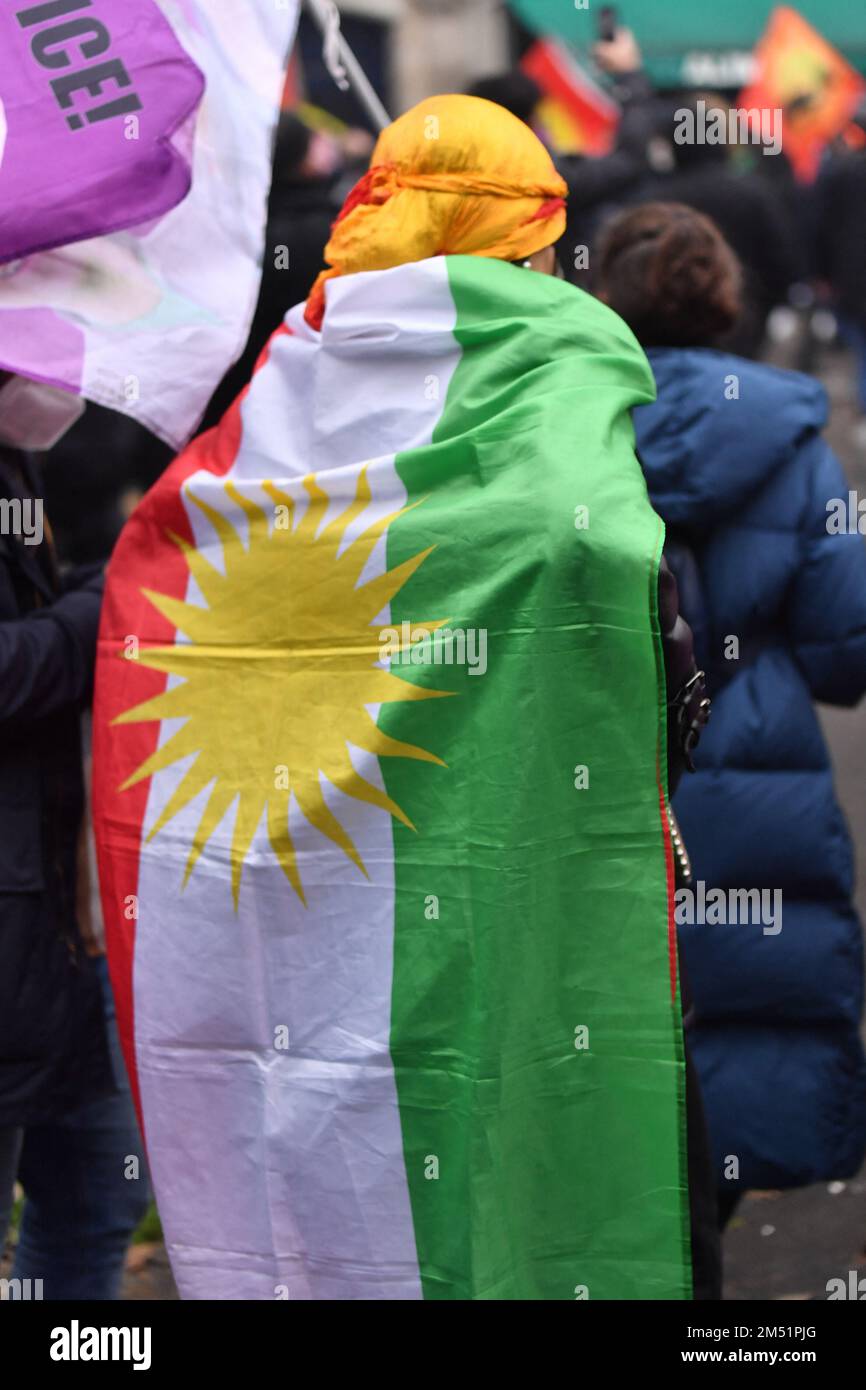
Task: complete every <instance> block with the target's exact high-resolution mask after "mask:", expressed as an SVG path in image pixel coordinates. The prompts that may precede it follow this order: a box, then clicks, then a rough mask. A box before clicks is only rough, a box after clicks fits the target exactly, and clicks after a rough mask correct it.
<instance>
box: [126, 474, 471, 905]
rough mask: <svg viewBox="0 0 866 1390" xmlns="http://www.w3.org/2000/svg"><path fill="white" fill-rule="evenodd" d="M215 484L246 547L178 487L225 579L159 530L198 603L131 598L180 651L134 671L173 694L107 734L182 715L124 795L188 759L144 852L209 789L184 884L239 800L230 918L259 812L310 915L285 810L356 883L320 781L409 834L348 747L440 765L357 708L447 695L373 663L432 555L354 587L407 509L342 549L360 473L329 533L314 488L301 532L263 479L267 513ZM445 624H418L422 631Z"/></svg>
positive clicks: (355, 855) (221, 519)
mask: <svg viewBox="0 0 866 1390" xmlns="http://www.w3.org/2000/svg"><path fill="white" fill-rule="evenodd" d="M223 486H224V489H225V495H226V496H227V497H228V498H229V499H230V500H231V501H232V502H233V503H235V504H236V505H237V506H238V507H240V508H241V509H242V510H243V512H244V513H245V514H246V518H247V522H248V543H247V544H246V545H244V544H243V541H242V539H241V536H240V534H239V533H238V531H237V530H236V529H235V527H234V526H233V525H232V523H231V522H230V521H229V519H228V517H227V516H225V515H224V514H223V513H222V512H221V511H218V510H217V509H216V508H214V507H212V506H210V505H209V504H208V503H206V502H204V501H203V500H202V499H201V498H200V497H196V496H195V495H194V494H193V493H192V492H191V491H190V490H189V488H187V489H186V496H187V497H188V498H189V500H190V501H191V502H192V503H193V504H194V505H195V506H196V507H197V508H198V509H199V511H201V512H202V513H203V514H204V516H205V517H207V519H208V521H209V522H210V523H211V525H212V526H213V528H214V530H215V531H216V533H217V535H218V537H219V539H220V542H221V545H222V552H223V559H224V572H221V571H220V570H219V569H217V568H216V567H215V566H214V565H212V564H211V562H210V561H209V560H208V559H207V558H206V556H205V555H204V554H202V552H201V551H200V550H198V549H196V547H195V546H192V545H190V544H189V543H188V542H187V541H185V540H184V539H183V538H182V537H180V536H177V535H175V534H174V533H173V532H171V531H170V532H168V533H167V534H168V535H169V537H170V539H171V540H172V541H173V543H174V544H175V545H176V546H178V547H179V548H180V550H181V551H182V552H183V555H184V557H185V560H186V563H187V567H188V569H189V573H190V574H191V575H192V577H193V578H194V579H195V581H196V583H197V585H198V588H199V591H200V593H201V595H202V598H203V599H204V601H205V604H206V605H207V606H206V607H201V606H200V605H198V604H195V603H189V602H185V601H183V600H179V599H176V598H172V597H170V596H169V595H168V594H163V593H157V592H154V591H152V590H149V589H145V590H143V593H144V595H145V597H146V598H147V599H148V601H149V602H150V603H151V604H152V605H153V607H154V608H156V609H157V610H158V612H160V613H161V614H162V615H163V616H164V617H165V618H167V619H168V621H169V622H170V623H172V625H173V626H174V627H175V628H177V629H178V630H179V631H180V632H181V633H183V634H184V636H185V637H186V638H187V639H188V640H187V641H186V642H178V643H177V644H175V645H172V646H158V647H148V648H142V649H140V650H139V653H138V655H137V658H136V659H137V661H138V662H139V663H140V664H141V665H142V666H147V667H150V668H151V669H152V670H155V671H163V672H165V673H166V674H168V675H170V676H174V677H181V678H182V679H183V684H177V685H173V686H171V687H170V688H169V689H167V690H165V691H164V692H163V693H162V694H161V695H157V696H156V697H155V698H154V699H151V700H146V701H145V702H144V703H143V704H139V705H137V706H135V708H133V709H130V710H127V711H125V712H124V713H123V714H121V715H120V716H119V717H118V718H117V719H116V720H115V723H118V724H137V723H143V722H146V721H152V720H164V719H178V718H185V720H186V722H185V723H184V724H183V726H182V727H181V728H180V729H179V730H178V731H177V732H176V733H174V734H173V735H172V737H171V738H169V739H168V740H167V741H166V742H165V743H164V744H163V745H162V747H160V748H158V749H157V751H156V752H155V753H154V754H153V755H152V756H151V757H149V758H147V759H146V760H145V762H143V763H142V764H141V766H140V767H139V768H138V769H137V771H136V772H135V773H134V774H133V775H132V776H131V777H130V778H129V779H128V780H127V781H126V782H125V783H124V785H123V787H122V788H121V790H122V791H125V790H126V789H127V787H132V786H135V784H136V783H137V782H141V781H142V780H143V779H144V778H146V777H150V776H152V775H153V774H154V773H156V772H159V771H161V770H162V769H164V768H167V767H170V766H171V765H172V764H174V763H177V762H178V761H180V760H181V759H185V758H188V757H190V756H191V755H194V758H193V762H192V763H191V765H190V766H189V768H188V769H187V770H186V772H185V773H184V774H183V776H182V777H181V780H180V782H179V783H178V785H177V787H176V788H175V789H174V791H173V792H172V794H171V796H170V797H169V799H168V802H167V803H166V805H165V807H164V808H163V810H162V811H161V813H160V815H159V817H158V819H157V821H156V823H155V824H154V826H153V828H152V829H151V831H150V833H149V835H148V837H147V838H148V840H152V839H153V837H154V836H155V835H158V834H159V832H160V831H161V830H162V829H163V828H164V827H165V826H166V825H168V823H169V822H170V821H171V820H173V819H174V817H175V816H177V815H178V814H179V813H180V812H181V811H182V810H183V809H184V808H185V807H187V806H188V805H189V804H190V802H192V801H193V800H194V799H195V798H196V797H198V796H199V795H200V794H202V793H203V792H204V791H205V789H206V788H208V787H209V788H210V792H209V795H208V797H207V801H206V803H205V806H204V810H203V811H202V814H201V819H200V820H199V822H198V826H197V829H196V830H195V832H194V834H193V836H192V843H191V845H190V849H189V855H188V858H187V861H186V871H185V875H184V887H185V886H186V884H187V882H188V881H189V877H190V875H191V873H192V871H193V869H194V868H195V865H196V863H197V862H198V860H199V858H200V856H201V854H202V851H203V850H204V847H205V845H206V844H207V843H208V841H209V839H210V838H211V836H212V835H213V834H214V831H215V830H216V828H217V826H218V825H219V824H220V822H221V821H222V819H223V817H224V816H225V815H226V813H227V812H228V810H229V808H230V807H231V806H232V804H233V803H234V802H235V801H236V802H237V812H236V816H235V822H234V829H233V832H232V838H231V851H230V853H231V883H232V896H233V899H234V904H235V909H237V906H238V901H239V895H240V885H241V874H242V871H243V866H244V861H245V859H246V857H247V855H248V853H249V850H250V846H251V845H252V841H253V837H254V835H255V833H256V830H257V828H258V826H259V824H260V823H261V821H262V817H263V816H265V815H266V817H267V830H268V838H269V841H270V845H271V848H272V849H273V852H274V854H275V855H276V858H277V860H278V861H279V863H280V865H281V867H282V870H283V872H284V874H285V875H286V878H287V879H288V880H289V883H290V884H291V885H292V887H293V888H294V890H295V892H296V893H297V894H298V896H299V898H300V899H301V901H302V902H303V903H304V904H305V905H306V897H305V894H304V889H303V885H302V883H301V878H300V874H299V871H298V864H297V856H296V851H295V846H294V843H293V841H292V836H291V834H290V831H289V805H290V801H291V798H292V797H293V796H294V798H295V801H296V802H297V805H298V807H299V809H300V811H301V812H302V814H303V815H304V817H305V818H306V820H307V821H308V822H309V823H310V825H312V826H314V827H315V829H316V830H318V831H320V832H321V834H322V835H324V836H326V837H327V838H328V839H329V840H331V841H332V842H333V843H334V844H335V845H337V846H338V847H339V848H340V849H341V850H342V851H343V853H344V854H345V855H346V856H347V857H348V858H349V859H350V860H351V861H352V862H353V863H354V864H356V865H357V867H358V869H359V870H360V871H361V872H362V873H363V874H364V875H365V876H366V873H367V871H366V868H365V866H364V863H363V861H362V859H361V856H360V854H359V852H358V850H357V848H356V846H355V845H354V843H353V841H352V840H351V838H350V836H349V834H348V832H347V831H346V829H345V827H344V826H343V825H342V824H341V822H340V821H339V820H338V818H337V816H336V815H334V813H333V812H332V811H331V810H330V809H329V807H328V805H327V804H326V802H325V798H324V795H323V792H322V783H321V778H322V777H325V778H326V779H327V780H328V781H329V782H330V783H331V784H332V785H333V786H334V787H336V788H337V789H338V790H339V791H340V792H343V793H345V795H346V796H350V797H354V798H355V799H356V800H358V801H362V802H366V803H367V804H369V805H370V806H374V807H378V808H379V809H381V810H382V811H386V812H388V813H389V814H390V815H392V816H394V817H395V818H396V819H397V820H399V821H401V822H402V823H403V824H404V825H406V826H408V827H409V828H410V829H414V827H413V825H412V822H411V821H410V820H409V818H408V816H407V815H406V814H405V812H404V811H403V810H401V808H400V807H399V806H398V805H397V804H396V803H395V802H394V801H393V800H392V799H391V798H390V797H389V796H388V795H387V794H386V793H385V792H384V791H383V790H382V789H381V788H380V787H377V786H374V785H372V784H371V783H370V782H368V781H367V780H366V779H365V778H363V777H361V776H360V774H359V773H358V772H357V771H356V769H355V767H354V766H353V764H352V760H351V757H350V753H349V744H351V745H353V746H354V747H356V748H358V749H361V750H363V751H365V752H368V753H372V754H374V755H375V756H377V757H388V758H415V759H419V760H421V761H423V762H429V763H438V764H439V765H440V766H444V765H445V764H444V763H443V762H442V759H441V758H437V757H436V756H435V754H433V753H429V752H427V751H426V750H425V749H423V748H416V747H415V746H414V745H412V744H409V743H401V742H398V741H397V740H395V739H393V738H390V737H389V736H388V735H387V734H385V733H383V732H382V730H381V729H380V728H379V727H378V725H377V723H376V721H375V719H374V718H373V716H372V714H371V713H370V711H369V709H368V708H367V707H368V706H369V705H379V704H385V703H388V702H393V701H404V700H429V699H435V698H439V697H441V696H445V695H448V694H450V693H451V692H449V691H442V690H431V689H429V688H427V687H425V686H422V685H415V684H412V683H410V682H409V681H404V680H401V679H400V678H399V677H398V676H395V675H393V674H392V673H391V672H390V671H389V670H386V669H384V667H383V666H382V665H381V664H379V663H380V662H381V658H382V651H383V649H382V643H381V639H380V634H381V633H382V632H383V631H384V629H382V628H380V627H378V626H377V625H376V624H375V619H376V618H377V617H378V616H379V615H380V614H381V613H382V611H383V609H384V608H385V606H386V605H387V604H389V603H390V602H391V600H392V599H393V597H394V596H395V594H397V593H398V591H399V590H400V589H401V588H402V586H403V585H404V584H405V583H406V581H407V580H408V579H409V578H410V576H411V575H413V574H414V573H415V571H416V570H417V569H418V568H419V566H420V565H422V564H423V563H424V561H425V560H426V559H427V557H428V555H430V554H431V552H432V550H433V549H434V547H433V546H431V547H429V549H427V550H424V551H422V552H421V553H420V554H418V555H415V556H413V557H412V558H411V559H409V560H407V561H405V563H404V564H401V565H398V566H397V567H396V568H395V569H392V570H388V571H386V572H385V573H384V574H381V575H379V576H378V577H376V578H374V579H371V580H369V581H368V582H367V583H364V584H360V583H359V581H360V579H361V576H362V573H363V570H364V568H365V566H366V564H367V561H368V559H369V557H370V554H371V552H372V550H373V548H374V546H375V545H376V543H377V541H378V540H379V538H380V537H381V536H382V535H384V534H385V532H386V530H387V528H388V526H389V525H390V523H391V522H392V521H394V520H396V518H397V517H398V516H402V515H403V514H404V513H405V512H407V511H410V510H411V509H412V507H413V506H418V505H419V504H418V503H417V502H415V503H412V504H411V506H409V507H404V508H402V509H401V510H400V511H397V512H394V513H392V514H391V515H390V516H386V517H385V518H384V519H381V520H378V521H376V522H374V523H373V524H372V525H371V526H369V527H367V528H366V529H365V530H363V531H362V532H361V534H360V535H358V536H357V538H356V539H355V540H353V541H351V542H350V543H347V544H345V545H343V542H344V540H345V538H346V532H347V529H348V527H349V526H350V524H351V523H352V522H353V521H354V520H355V518H357V517H358V516H360V515H361V513H362V512H363V511H364V509H365V508H366V507H367V506H368V504H369V503H370V502H371V500H372V495H371V491H370V486H369V482H368V479H367V474H366V469H362V471H361V473H360V475H359V478H358V483H357V488H356V491H355V497H354V500H353V501H352V502H351V503H350V505H349V506H348V508H347V509H346V510H345V511H344V512H342V513H341V514H340V515H339V516H337V517H336V518H335V519H334V520H332V521H330V522H328V523H327V524H325V525H323V524H322V523H323V521H324V516H325V511H326V509H327V507H328V504H329V501H330V498H329V496H328V494H327V493H326V492H325V491H323V489H322V488H321V487H320V486H319V484H318V483H317V481H316V479H315V477H313V476H310V477H308V478H305V479H304V482H303V486H304V489H305V491H306V493H307V496H308V499H309V500H308V503H307V506H306V507H305V508H304V510H303V513H302V515H301V518H300V520H299V521H298V520H297V509H296V507H295V502H294V499H293V498H292V497H291V496H290V495H289V494H288V493H285V492H283V491H281V490H280V489H279V488H277V487H275V486H274V485H273V484H272V483H263V484H262V485H261V491H262V492H263V493H264V494H265V495H266V496H267V497H268V498H269V499H270V500H271V502H273V504H274V507H273V509H272V508H265V507H264V506H260V505H258V504H257V503H256V502H254V501H253V500H252V499H251V498H249V497H247V496H244V495H243V494H242V493H241V492H240V491H239V489H238V488H237V487H236V486H235V485H234V484H233V483H231V482H229V483H225V484H223ZM280 522H283V523H284V524H280ZM272 523H273V524H272ZM447 621H448V620H447V619H442V620H440V621H436V622H426V623H425V624H424V626H425V628H426V629H427V630H434V629H437V628H440V627H442V626H444V624H445V623H446V622H447ZM391 651H392V653H393V652H394V651H395V647H392V648H391Z"/></svg>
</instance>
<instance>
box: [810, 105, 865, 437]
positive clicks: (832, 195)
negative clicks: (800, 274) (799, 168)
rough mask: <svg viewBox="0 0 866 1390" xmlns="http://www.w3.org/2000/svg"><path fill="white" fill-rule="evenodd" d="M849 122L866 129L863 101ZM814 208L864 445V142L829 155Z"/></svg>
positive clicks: (822, 261) (821, 268)
mask: <svg viewBox="0 0 866 1390" xmlns="http://www.w3.org/2000/svg"><path fill="white" fill-rule="evenodd" d="M854 124H855V127H856V129H857V130H858V131H860V132H861V133H863V132H866V102H864V103H863V104H862V105H861V107H860V109H859V111H858V113H857V117H856V120H855V123H854ZM864 140H866V137H864ZM815 212H816V221H817V242H818V247H817V262H818V265H817V268H818V271H819V273H820V274H821V275H823V276H825V277H826V279H827V280H828V281H829V282H830V286H831V289H832V292H833V296H834V300H835V304H836V308H837V310H838V313H839V316H840V319H841V322H842V329H843V332H844V334H845V336H846V337H847V338H848V340H849V341H850V343H851V347H852V348H853V350H854V354H855V357H856V360H857V366H858V379H857V387H858V396H859V404H860V412H861V415H862V420H861V421H860V424H859V426H858V432H857V434H858V442H860V443H862V444H863V445H866V143H864V144H863V145H860V146H859V147H855V148H849V147H846V146H841V145H840V146H838V147H837V148H836V149H834V150H833V151H832V152H831V153H830V154H829V156H828V158H827V160H826V162H825V164H824V167H823V169H822V171H821V174H820V177H819V179H818V183H817V185H816V188H815Z"/></svg>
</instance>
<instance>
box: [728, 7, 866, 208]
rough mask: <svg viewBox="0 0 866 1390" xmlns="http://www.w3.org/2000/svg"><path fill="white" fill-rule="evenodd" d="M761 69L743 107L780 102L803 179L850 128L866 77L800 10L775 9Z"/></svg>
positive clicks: (761, 47) (789, 151)
mask: <svg viewBox="0 0 866 1390" xmlns="http://www.w3.org/2000/svg"><path fill="white" fill-rule="evenodd" d="M755 56H756V59H757V70H756V73H755V76H754V78H753V80H752V82H751V84H750V85H749V86H748V87H747V88H746V89H745V90H744V91H743V92H742V93H741V94H740V99H739V105H740V106H741V107H748V108H750V109H751V108H753V107H758V108H765V107H774V108H775V107H780V108H781V109H782V111H783V112H784V116H783V132H784V135H783V140H784V145H783V148H784V151H785V154H786V155H787V156H788V158H789V159H790V161H791V164H792V165H793V167H794V170H795V172H796V174H797V176H798V178H800V179H803V180H805V181H808V180H810V179H813V178H814V177H815V174H816V173H817V171H818V161H819V159H820V156H821V150H822V149H823V148H824V146H825V145H826V144H827V142H828V141H829V140H832V139H834V138H835V137H836V136H837V135H840V134H841V133H842V131H843V130H845V128H846V127H847V125H848V123H849V122H850V120H851V117H852V115H853V113H854V110H855V108H856V106H857V104H858V102H859V101H860V99H861V98H862V96H863V95H864V93H866V82H864V81H863V78H862V77H861V76H860V74H859V73H858V72H856V70H855V69H854V68H853V67H852V66H851V64H850V63H849V62H848V61H847V59H846V58H845V57H844V56H843V55H842V54H841V53H840V52H839V50H838V49H837V48H834V47H833V45H832V44H830V43H828V42H827V40H826V39H825V38H823V36H822V35H821V34H819V32H818V30H817V29H814V28H813V27H812V25H811V24H809V23H807V21H806V20H805V19H803V18H802V16H801V15H799V14H798V13H797V11H796V10H792V9H789V8H788V7H787V6H786V5H781V6H779V7H778V8H777V9H775V10H774V11H773V13H772V14H771V16H770V22H769V24H768V26H767V30H766V32H765V34H764V36H763V38H762V39H761V40H760V42H759V44H758V46H757V49H756V53H755Z"/></svg>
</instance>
